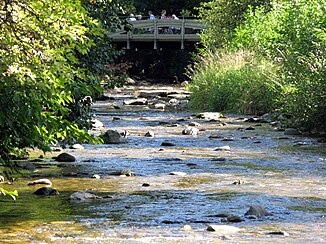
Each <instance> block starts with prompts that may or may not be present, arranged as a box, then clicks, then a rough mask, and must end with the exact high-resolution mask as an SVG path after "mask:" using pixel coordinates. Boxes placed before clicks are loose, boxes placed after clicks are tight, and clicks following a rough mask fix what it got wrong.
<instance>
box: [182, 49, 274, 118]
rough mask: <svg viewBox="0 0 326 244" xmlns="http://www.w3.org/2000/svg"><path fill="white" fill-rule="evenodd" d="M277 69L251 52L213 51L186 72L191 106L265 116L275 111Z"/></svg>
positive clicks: (198, 108)
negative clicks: (189, 80)
mask: <svg viewBox="0 0 326 244" xmlns="http://www.w3.org/2000/svg"><path fill="white" fill-rule="evenodd" d="M277 72H278V67H277V66H276V65H274V64H273V63H272V62H271V61H268V60H266V59H263V58H259V57H258V56H257V55H255V53H253V52H249V51H244V50H240V51H235V52H226V51H211V52H207V53H205V54H204V55H202V56H200V57H198V59H197V61H196V62H195V64H194V66H193V67H192V68H189V69H188V70H187V75H188V77H189V78H190V79H191V82H190V83H189V85H188V87H187V88H188V89H189V90H190V91H191V92H192V95H191V106H192V108H194V109H197V110H209V111H228V112H238V113H239V112H240V113H245V114H262V113H265V112H268V111H271V110H272V109H273V108H275V106H276V103H277V100H278V96H279V94H280V92H279V89H280V83H279V82H278V81H277V80H275V79H276V78H275V77H278V75H277Z"/></svg>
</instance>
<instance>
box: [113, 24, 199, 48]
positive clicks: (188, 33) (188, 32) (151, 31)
mask: <svg viewBox="0 0 326 244" xmlns="http://www.w3.org/2000/svg"><path fill="white" fill-rule="evenodd" d="M130 24H131V26H132V28H131V30H129V31H125V30H116V32H113V33H110V34H109V36H110V37H111V38H112V40H113V41H114V42H126V46H127V49H130V48H131V43H132V42H153V43H154V49H157V43H158V42H161V41H162V42H180V44H181V49H184V43H185V42H187V41H190V42H198V41H200V36H199V35H198V34H199V33H201V32H202V30H203V29H204V28H205V26H204V25H203V24H202V23H200V22H199V21H198V20H194V19H180V20H172V19H167V20H162V19H155V20H137V21H131V22H130Z"/></svg>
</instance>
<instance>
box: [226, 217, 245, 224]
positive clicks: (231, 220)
mask: <svg viewBox="0 0 326 244" xmlns="http://www.w3.org/2000/svg"><path fill="white" fill-rule="evenodd" d="M226 220H227V221H228V222H231V223H238V222H242V221H243V219H242V218H241V217H240V216H237V215H230V216H228V217H227V218H226Z"/></svg>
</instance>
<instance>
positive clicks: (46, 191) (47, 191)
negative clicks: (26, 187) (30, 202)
mask: <svg viewBox="0 0 326 244" xmlns="http://www.w3.org/2000/svg"><path fill="white" fill-rule="evenodd" d="M33 194H35V195H38V196H51V195H58V194H59V192H58V191H57V190H56V189H53V188H52V187H49V186H44V187H41V188H39V189H37V190H36V191H35V192H34V193H33Z"/></svg>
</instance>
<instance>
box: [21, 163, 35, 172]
mask: <svg viewBox="0 0 326 244" xmlns="http://www.w3.org/2000/svg"><path fill="white" fill-rule="evenodd" d="M16 166H17V167H19V168H22V169H26V170H29V171H34V170H35V169H36V167H35V165H34V164H33V163H32V162H29V161H21V162H19V161H18V162H16Z"/></svg>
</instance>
